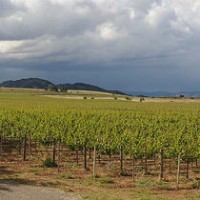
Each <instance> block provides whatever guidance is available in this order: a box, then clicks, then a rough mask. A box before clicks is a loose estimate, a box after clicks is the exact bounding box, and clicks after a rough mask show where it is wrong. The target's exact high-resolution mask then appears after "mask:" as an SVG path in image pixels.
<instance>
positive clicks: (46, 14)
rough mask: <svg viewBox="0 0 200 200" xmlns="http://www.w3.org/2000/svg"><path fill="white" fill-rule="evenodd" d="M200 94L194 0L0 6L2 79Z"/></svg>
mask: <svg viewBox="0 0 200 200" xmlns="http://www.w3.org/2000/svg"><path fill="white" fill-rule="evenodd" d="M28 77H37V78H43V79H48V80H50V81H52V82H54V83H74V82H84V83H90V84H95V85H98V86H100V87H104V88H107V89H119V90H122V91H195V90H200V78H199V77H200V1H199V0H175V1H174V0H0V81H1V82H2V81H5V80H17V79H20V78H28Z"/></svg>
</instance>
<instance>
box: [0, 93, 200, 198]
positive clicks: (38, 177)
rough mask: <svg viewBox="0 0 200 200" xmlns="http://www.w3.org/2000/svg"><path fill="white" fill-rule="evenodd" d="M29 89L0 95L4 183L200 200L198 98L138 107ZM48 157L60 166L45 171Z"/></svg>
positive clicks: (89, 194) (94, 194) (0, 175)
mask: <svg viewBox="0 0 200 200" xmlns="http://www.w3.org/2000/svg"><path fill="white" fill-rule="evenodd" d="M33 91H34V92H28V91H26V92H21V91H18V92H16V91H15V92H13V90H11V91H9V92H8V91H6V92H2V91H1V92H0V131H1V140H0V141H1V142H0V147H1V148H0V157H1V161H0V179H1V180H16V181H19V182H21V183H30V184H34V185H46V186H50V187H56V188H61V189H62V190H65V191H68V192H73V193H75V194H80V195H81V196H82V197H83V198H84V199H91V200H93V199H99V200H101V199H108V200H114V199H115V200H117V199H118V200H121V199H125V200H126V199H127V200H129V199H152V200H153V199H194V200H195V199H199V198H200V193H199V190H198V187H199V178H200V174H199V171H200V168H199V165H200V163H199V152H200V151H199V142H200V138H199V131H200V129H199V127H200V118H199V110H200V103H199V102H198V100H193V99H175V100H173V102H172V100H171V99H169V102H168V99H167V101H166V99H164V100H163V99H159V100H158V101H159V102H157V101H156V100H157V99H152V101H153V100H154V102H151V99H146V98H145V100H144V101H143V102H142V103H140V102H139V98H136V99H137V101H135V102H134V100H132V101H131V100H125V99H124V101H121V100H119V99H115V100H114V99H106V98H105V99H104V98H102V99H98V98H97V97H96V98H95V99H90V98H87V99H81V98H80V99H76V98H77V96H76V98H74V99H67V98H62V97H60V96H58V98H57V95H56V94H55V95H54V94H49V93H48V92H47V91H42V94H41V92H40V91H38V92H37V91H36V92H35V90H33ZM43 92H44V93H43ZM46 95H53V96H54V98H50V97H49V96H46ZM84 95H85V94H84ZM71 96H73V95H71ZM54 141H55V142H54ZM54 146H55V148H54ZM161 152H163V153H161ZM94 156H95V157H94ZM133 156H134V159H133ZM179 157H181V160H180V165H179V164H178V158H179ZM47 158H48V159H49V158H50V159H51V161H52V160H53V159H55V163H56V164H58V167H54V168H47V167H44V162H45V161H46V160H47ZM94 161H95V162H94ZM133 161H134V163H133ZM178 166H179V167H180V171H179V173H178V176H177V169H178ZM161 172H162V173H163V174H161ZM161 175H162V178H161V177H160V176H161ZM177 177H178V179H179V183H178V188H177ZM133 179H134V180H133ZM177 189H179V190H177Z"/></svg>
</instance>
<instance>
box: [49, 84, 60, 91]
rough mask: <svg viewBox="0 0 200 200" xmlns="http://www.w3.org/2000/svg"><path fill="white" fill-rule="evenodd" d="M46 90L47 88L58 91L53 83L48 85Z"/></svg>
mask: <svg viewBox="0 0 200 200" xmlns="http://www.w3.org/2000/svg"><path fill="white" fill-rule="evenodd" d="M47 90H49V91H54V92H57V91H58V89H57V87H56V86H54V85H48V88H47Z"/></svg>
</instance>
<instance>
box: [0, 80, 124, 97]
mask: <svg viewBox="0 0 200 200" xmlns="http://www.w3.org/2000/svg"><path fill="white" fill-rule="evenodd" d="M0 87H13V88H37V89H48V88H50V89H53V90H61V91H67V90H90V91H98V92H109V93H115V94H124V93H123V92H121V91H118V90H106V89H103V88H101V87H98V86H94V85H90V84H85V83H74V84H69V83H66V84H58V85H56V84H54V83H52V82H50V81H48V80H43V79H39V78H27V79H20V80H16V81H12V80H10V81H5V82H2V83H0Z"/></svg>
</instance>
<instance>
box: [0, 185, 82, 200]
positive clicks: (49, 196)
mask: <svg viewBox="0 0 200 200" xmlns="http://www.w3.org/2000/svg"><path fill="white" fill-rule="evenodd" d="M0 199H1V200H81V198H78V197H75V196H73V195H70V194H67V193H65V192H63V191H59V190H57V189H51V188H46V187H37V186H31V185H23V184H18V183H16V182H14V181H0Z"/></svg>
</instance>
